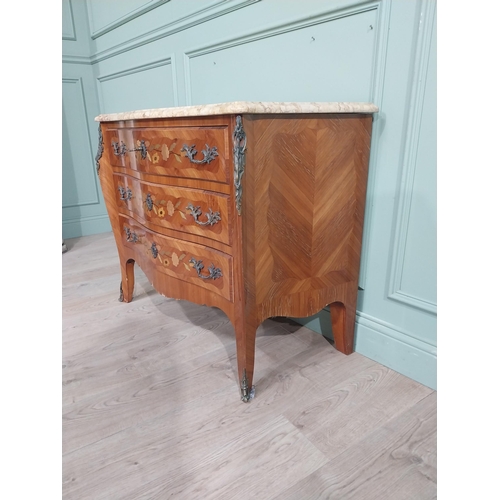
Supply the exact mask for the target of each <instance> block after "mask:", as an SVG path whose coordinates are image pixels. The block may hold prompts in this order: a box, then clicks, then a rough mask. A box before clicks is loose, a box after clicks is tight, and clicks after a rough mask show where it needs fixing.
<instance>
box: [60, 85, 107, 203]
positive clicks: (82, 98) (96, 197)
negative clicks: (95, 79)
mask: <svg viewBox="0 0 500 500" xmlns="http://www.w3.org/2000/svg"><path fill="white" fill-rule="evenodd" d="M62 83H63V84H65V83H70V84H75V85H78V88H79V90H80V104H81V107H82V109H83V114H84V116H85V128H86V130H87V145H88V147H87V151H88V154H89V164H90V165H92V166H93V165H94V164H95V161H94V153H93V148H92V134H91V131H90V127H89V117H88V113H87V100H86V98H85V89H84V87H83V78H82V77H78V78H63V79H62ZM92 174H93V175H92V178H93V180H94V182H93V183H92V185H93V188H94V193H93V194H94V199H92V200H90V201H86V202H83V203H75V204H71V205H62V208H63V209H66V208H75V207H84V206H90V205H99V203H100V200H99V187H98V184H97V176H96V171H95V169H94V168H92Z"/></svg>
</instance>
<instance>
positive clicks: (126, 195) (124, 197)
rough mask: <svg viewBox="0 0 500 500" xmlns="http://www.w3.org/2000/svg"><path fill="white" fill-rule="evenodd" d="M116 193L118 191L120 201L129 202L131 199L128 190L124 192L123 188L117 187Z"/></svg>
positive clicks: (130, 192) (130, 193)
mask: <svg viewBox="0 0 500 500" xmlns="http://www.w3.org/2000/svg"><path fill="white" fill-rule="evenodd" d="M118 191H120V200H125V201H127V200H130V199H131V198H132V191H131V190H130V188H127V189H126V190H125V188H124V187H121V186H118Z"/></svg>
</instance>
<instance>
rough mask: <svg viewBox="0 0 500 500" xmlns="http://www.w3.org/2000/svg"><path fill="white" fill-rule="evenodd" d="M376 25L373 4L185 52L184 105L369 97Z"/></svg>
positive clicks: (346, 99)
mask: <svg viewBox="0 0 500 500" xmlns="http://www.w3.org/2000/svg"><path fill="white" fill-rule="evenodd" d="M376 26H377V9H376V8H372V9H369V10H366V11H360V12H357V13H353V14H352V15H349V16H345V17H344V16H342V17H340V16H334V15H332V16H331V17H330V18H329V19H328V18H326V19H321V20H318V21H315V23H314V24H311V22H310V21H308V20H304V22H303V23H298V24H295V25H294V26H292V27H289V28H287V27H286V26H285V27H284V26H280V27H278V28H276V29H275V30H273V29H271V30H269V31H267V32H265V33H262V32H261V33H256V34H255V35H247V36H245V37H244V38H241V39H238V40H228V41H227V42H224V43H221V44H218V45H217V46H213V47H201V48H198V49H196V50H192V51H188V52H187V53H186V58H185V63H186V86H187V88H186V94H187V99H188V104H202V103H213V102H224V101H233V100H255V101H369V100H370V98H371V94H372V85H373V82H372V78H373V73H374V67H373V66H374V59H375V54H374V48H375V39H376V36H375V31H376Z"/></svg>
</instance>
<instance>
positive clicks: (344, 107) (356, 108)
mask: <svg viewBox="0 0 500 500" xmlns="http://www.w3.org/2000/svg"><path fill="white" fill-rule="evenodd" d="M377 112H378V107H377V106H375V105H374V104H370V103H367V102H250V101H235V102H226V103H219V104H200V105H197V106H178V107H175V108H156V109H142V110H138V111H127V112H124V113H110V114H106V115H99V116H96V117H95V121H96V122H113V121H120V120H139V119H141V118H174V117H182V116H211V115H232V114H289V113H363V114H371V113H377Z"/></svg>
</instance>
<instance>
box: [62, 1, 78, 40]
mask: <svg viewBox="0 0 500 500" xmlns="http://www.w3.org/2000/svg"><path fill="white" fill-rule="evenodd" d="M67 3H68V7H69V17H70V20H71V30H70V31H69V32H68V33H64V32H63V33H62V39H63V40H68V41H70V42H76V29H75V18H74V16H73V5H72V0H67Z"/></svg>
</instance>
